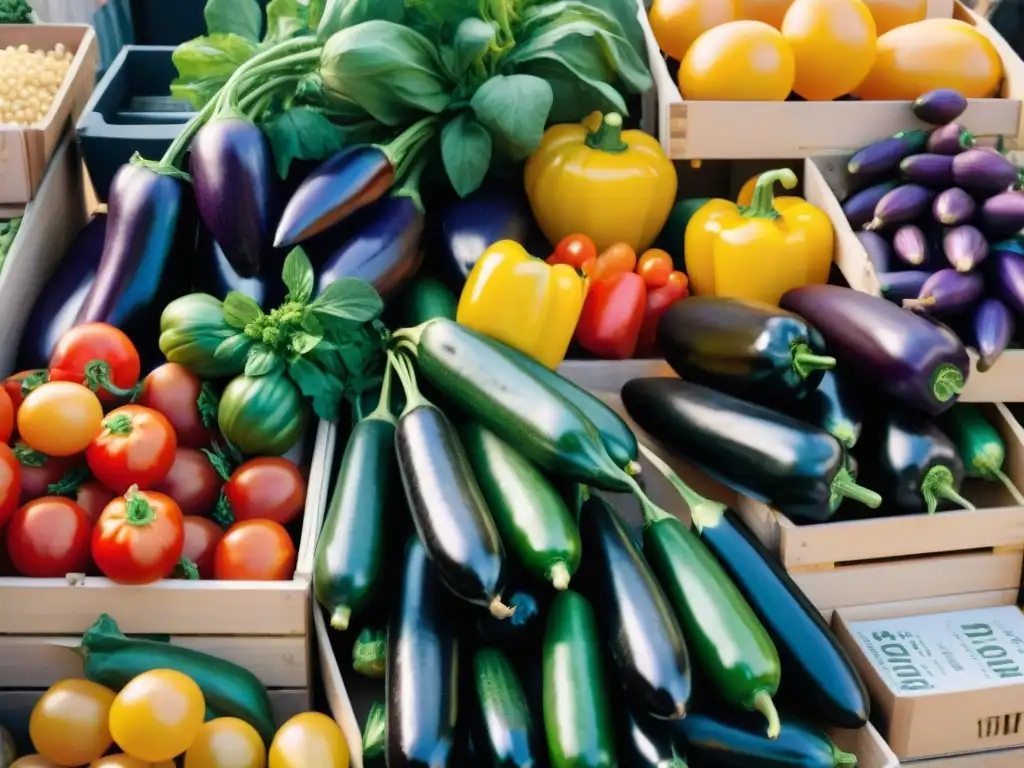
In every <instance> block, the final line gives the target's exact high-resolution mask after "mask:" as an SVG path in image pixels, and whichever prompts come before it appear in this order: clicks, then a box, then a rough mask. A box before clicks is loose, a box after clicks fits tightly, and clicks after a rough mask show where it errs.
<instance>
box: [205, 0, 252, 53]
mask: <svg viewBox="0 0 1024 768" xmlns="http://www.w3.org/2000/svg"><path fill="white" fill-rule="evenodd" d="M203 17H204V18H205V19H206V30H207V32H209V33H210V34H211V35H238V36H239V37H244V38H245V39H246V40H252V41H253V42H254V43H255V42H258V41H259V39H260V32H261V31H262V30H263V11H262V10H260V4H259V3H257V2H256V0H206V7H205V8H204V9H203Z"/></svg>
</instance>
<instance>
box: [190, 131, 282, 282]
mask: <svg viewBox="0 0 1024 768" xmlns="http://www.w3.org/2000/svg"><path fill="white" fill-rule="evenodd" d="M189 154H190V157H191V160H190V165H189V170H190V171H191V173H192V186H193V187H194V188H195V194H196V204H197V206H198V209H199V216H200V217H201V218H202V220H203V223H205V224H206V227H207V229H209V230H210V233H211V234H212V235H213V239H214V240H215V241H216V242H217V243H218V244H219V245H220V247H221V248H222V249H223V250H224V254H225V255H226V256H227V259H228V262H229V263H230V264H231V266H232V267H233V269H234V271H235V272H236V273H237V274H238V275H239V276H240V277H243V278H246V277H255V276H257V275H261V274H263V273H265V272H267V271H271V270H268V267H269V266H270V265H266V264H264V263H263V256H264V254H265V253H266V251H267V250H268V246H269V245H270V229H271V227H272V226H273V224H274V219H275V217H276V215H277V187H276V184H277V180H276V178H275V176H274V157H273V155H272V154H271V151H270V143H269V142H268V141H267V137H266V134H264V133H263V131H262V130H260V129H259V127H258V126H256V125H255V124H254V123H253V122H252V121H250V120H246V119H245V118H243V117H229V118H218V119H214V120H211V121H210V122H208V123H207V124H206V125H204V126H203V127H202V128H200V129H199V132H198V133H196V135H195V138H194V139H192V143H191V144H190V145H189ZM273 276H274V277H275V278H279V277H280V271H277V272H273Z"/></svg>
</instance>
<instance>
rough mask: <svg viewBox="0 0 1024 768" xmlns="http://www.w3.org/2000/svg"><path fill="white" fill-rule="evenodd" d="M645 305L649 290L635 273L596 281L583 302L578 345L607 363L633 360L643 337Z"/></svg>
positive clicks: (577, 326) (578, 327)
mask: <svg viewBox="0 0 1024 768" xmlns="http://www.w3.org/2000/svg"><path fill="white" fill-rule="evenodd" d="M646 304H647V286H646V285H644V280H643V278H642V277H640V275H638V274H636V273H634V272H620V273H618V274H615V275H612V276H611V277H608V278H606V279H604V280H597V281H595V282H594V284H593V285H592V286H591V287H590V290H589V291H588V292H587V299H586V301H584V302H583V311H582V312H581V313H580V320H579V323H577V325H576V341H578V342H579V344H580V346H581V347H583V348H584V349H585V350H587V351H588V352H590V353H591V354H593V355H597V356H598V357H602V358H604V359H606V360H627V359H629V358H631V357H632V356H633V352H634V351H635V350H636V345H637V341H638V339H639V337H640V326H641V325H642V324H643V320H644V308H645V306H646Z"/></svg>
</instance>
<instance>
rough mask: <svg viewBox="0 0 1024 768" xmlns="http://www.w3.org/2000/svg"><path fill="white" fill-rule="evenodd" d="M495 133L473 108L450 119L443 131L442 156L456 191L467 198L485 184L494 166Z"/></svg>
mask: <svg viewBox="0 0 1024 768" xmlns="http://www.w3.org/2000/svg"><path fill="white" fill-rule="evenodd" d="M493 146H494V145H493V142H492V141H491V134H489V133H488V132H487V129H486V128H484V127H483V126H482V125H480V123H479V122H477V120H476V119H475V118H474V117H473V113H472V112H470V111H469V110H463V111H462V112H460V113H459V114H458V115H456V116H455V118H454V119H452V120H449V121H448V123H447V125H445V127H444V129H443V130H442V131H441V159H442V160H443V161H444V169H445V172H446V173H447V174H448V179H449V180H450V181H451V183H452V186H453V187H454V188H455V192H456V193H457V194H458V195H459V197H465V196H466V195H468V194H469V193H470V192H473V191H475V190H476V189H478V188H479V187H480V184H481V183H483V180H484V177H485V176H486V175H487V169H488V168H489V167H490V165H491V151H492V150H493Z"/></svg>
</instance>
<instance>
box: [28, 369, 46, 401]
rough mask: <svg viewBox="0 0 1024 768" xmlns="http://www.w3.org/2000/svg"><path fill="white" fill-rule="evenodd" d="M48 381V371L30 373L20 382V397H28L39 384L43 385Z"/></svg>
mask: <svg viewBox="0 0 1024 768" xmlns="http://www.w3.org/2000/svg"><path fill="white" fill-rule="evenodd" d="M49 380H50V372H49V371H36V372H35V373H30V374H29V375H28V376H26V377H25V378H24V379H22V380H21V396H22V397H28V396H29V395H31V394H32V392H33V390H35V388H36V387H38V386H40V385H41V384H45V383H46V382H48V381H49Z"/></svg>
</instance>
